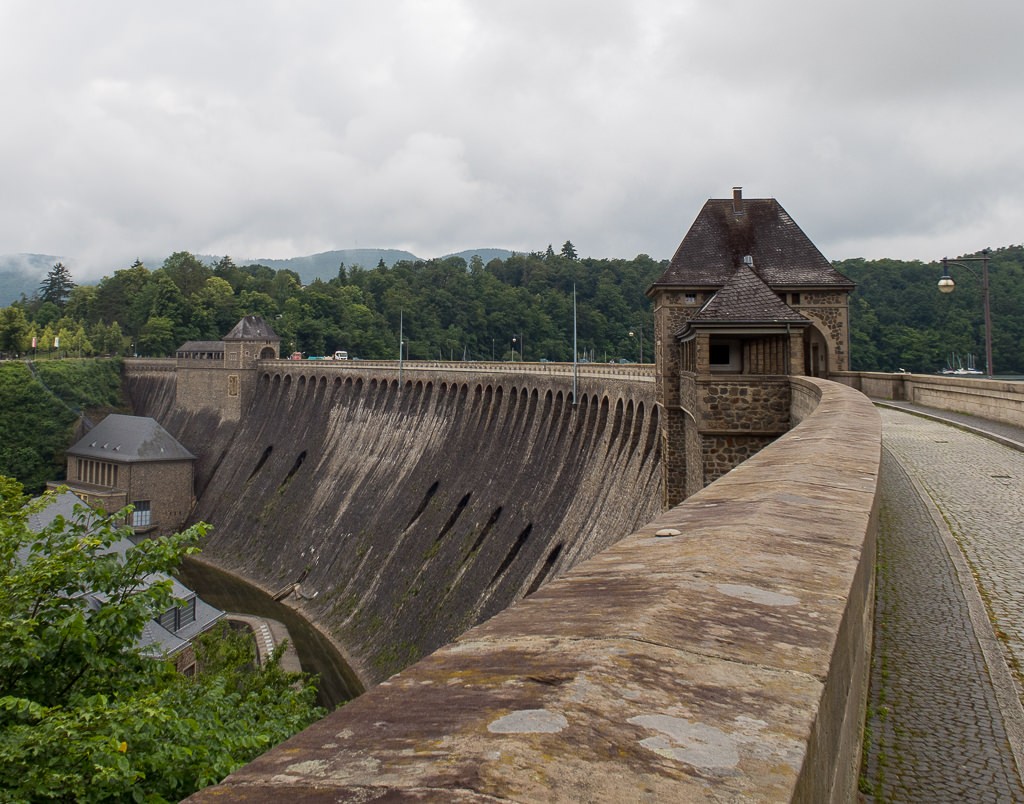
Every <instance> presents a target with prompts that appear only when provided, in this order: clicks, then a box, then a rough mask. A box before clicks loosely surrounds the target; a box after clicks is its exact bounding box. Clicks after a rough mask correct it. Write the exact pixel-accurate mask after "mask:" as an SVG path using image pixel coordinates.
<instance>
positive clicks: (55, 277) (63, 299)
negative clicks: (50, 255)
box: [39, 262, 75, 310]
mask: <svg viewBox="0 0 1024 804" xmlns="http://www.w3.org/2000/svg"><path fill="white" fill-rule="evenodd" d="M74 287H75V283H74V281H73V280H72V279H71V271H69V270H68V269H67V266H65V265H64V263H62V262H58V263H56V264H55V265H54V266H53V268H51V269H50V270H49V271H48V272H47V274H46V278H45V279H43V281H42V282H41V283H40V285H39V298H40V299H41V300H42V301H43V302H49V303H51V304H53V305H56V307H57V308H58V309H61V310H62V309H64V305H65V304H66V303H67V300H68V297H69V296H70V295H71V291H72V289H73V288H74Z"/></svg>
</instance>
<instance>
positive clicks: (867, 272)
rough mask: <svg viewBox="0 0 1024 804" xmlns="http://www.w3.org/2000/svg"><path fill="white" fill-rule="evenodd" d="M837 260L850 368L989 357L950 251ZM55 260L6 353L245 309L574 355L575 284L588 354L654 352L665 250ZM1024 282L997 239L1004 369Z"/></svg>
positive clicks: (300, 336)
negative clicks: (110, 268) (112, 264)
mask: <svg viewBox="0 0 1024 804" xmlns="http://www.w3.org/2000/svg"><path fill="white" fill-rule="evenodd" d="M835 265H836V267H837V268H838V269H839V270H840V271H842V272H843V273H844V274H846V275H847V276H849V277H850V278H851V279H852V280H853V281H855V282H856V283H857V290H856V292H855V293H854V294H853V296H852V298H851V319H852V337H851V354H852V362H853V368H855V369H857V370H881V371H895V370H898V369H900V368H903V369H906V370H908V371H916V372H936V371H939V370H940V369H941V368H942V367H943V366H945V365H946V363H947V361H948V360H949V357H950V355H952V354H954V353H955V354H956V355H958V356H959V357H960V358H961V359H963V360H965V359H966V356H967V355H968V354H973V355H975V359H976V361H977V364H978V365H979V367H980V366H981V365H982V362H983V359H984V327H983V321H982V302H981V282H980V279H979V278H977V277H976V276H972V275H971V272H970V271H968V270H966V269H964V268H962V267H959V266H955V265H954V266H953V267H952V272H953V275H954V277H955V278H956V280H957V289H956V291H955V292H954V293H952V294H948V295H946V294H941V293H939V292H938V289H937V287H936V283H937V282H938V279H939V276H940V275H941V265H940V264H938V263H930V264H924V263H920V262H901V261H896V260H873V261H869V260H860V259H854V260H845V261H841V262H836V263H835ZM58 266H59V264H58ZM58 266H54V269H53V271H51V273H50V275H48V279H47V281H46V282H44V283H43V286H42V287H41V288H40V292H39V293H38V294H37V295H36V296H35V297H33V298H32V299H29V300H26V301H21V302H17V303H15V304H13V305H11V306H10V307H7V308H3V309H0V352H3V353H4V354H5V355H12V354H20V355H26V354H28V355H30V356H36V357H39V358H42V357H48V356H57V355H66V356H89V355H103V354H140V355H147V356H161V355H170V354H173V352H174V350H175V348H176V347H177V346H179V345H180V344H181V343H184V342H185V341H189V340H219V339H220V338H221V337H222V336H223V335H224V334H225V333H226V332H227V331H228V330H229V329H230V328H231V327H232V326H233V325H234V324H235V323H236V322H237V321H238V319H239V318H240V317H241V316H243V315H246V314H250V313H256V314H259V315H262V316H263V317H265V318H266V319H267V320H268V321H270V322H271V324H272V325H273V326H274V328H275V330H276V331H277V332H278V334H279V335H281V338H282V344H281V351H282V353H283V354H288V353H291V352H294V351H298V352H302V353H303V354H304V355H306V356H312V355H324V354H330V353H331V352H333V351H334V350H335V349H344V350H347V351H348V352H349V353H350V354H351V355H353V356H355V357H361V358H397V357H398V349H399V347H398V341H399V331H400V330H401V332H402V335H403V338H404V340H405V343H406V352H405V355H406V357H407V358H409V359H413V360H415V359H438V358H444V359H455V360H461V359H466V360H490V359H492V358H493V359H496V360H510V359H516V360H522V359H525V360H528V361H536V360H555V361H557V360H570V359H571V358H572V338H573V289H574V288H575V291H576V301H577V313H576V320H577V332H578V346H577V353H578V356H579V357H581V358H586V359H590V360H599V361H604V360H620V359H622V360H631V361H635V360H638V359H640V356H641V347H642V349H643V359H644V360H645V361H647V362H649V361H650V360H651V358H652V354H653V350H652V346H653V344H652V339H653V337H652V336H653V329H652V314H651V307H650V302H649V300H648V299H647V298H646V297H645V295H644V291H645V290H646V289H647V288H648V287H649V286H650V284H651V283H652V282H653V281H654V280H655V279H657V277H658V276H659V275H660V274H661V272H662V271H663V270H664V268H665V266H666V262H665V261H657V260H654V259H652V258H650V257H648V256H646V255H639V256H637V257H636V258H634V259H632V260H620V259H590V258H587V259H579V258H578V257H577V255H576V252H575V249H574V248H573V246H572V243H569V242H566V243H565V244H564V245H563V246H562V248H561V250H560V251H557V252H556V251H555V250H554V249H552V248H551V247H550V246H549V247H548V249H547V250H546V251H545V252H534V253H530V254H513V255H511V256H509V257H507V258H506V259H497V258H495V259H491V260H490V261H488V262H486V263H485V262H484V261H483V260H482V259H481V258H479V257H474V258H472V259H470V260H469V262H468V263H467V261H466V260H465V259H463V258H461V257H448V258H444V259H437V260H427V261H409V260H403V261H399V262H397V263H395V264H394V265H393V266H388V265H386V264H384V262H383V261H382V262H381V263H380V264H379V265H378V266H377V267H376V268H372V269H365V268H362V267H350V266H346V265H345V264H344V263H341V264H339V265H338V267H337V270H336V274H335V275H334V276H332V277H331V278H329V279H317V280H315V281H313V282H310V283H309V284H306V285H303V284H302V281H301V279H300V277H299V275H298V274H297V273H295V272H294V271H292V270H289V269H279V270H275V269H274V268H272V267H270V266H266V265H245V266H240V265H235V263H234V262H233V261H232V260H231V258H229V257H225V258H223V259H221V260H219V261H218V262H215V263H204V262H202V261H201V260H200V259H198V258H196V257H195V256H193V255H191V254H189V253H187V252H178V253H176V254H173V255H172V256H171V257H169V258H168V259H167V260H165V261H164V263H163V265H162V266H160V267H158V268H155V269H151V268H150V267H148V266H146V265H144V264H142V263H139V262H136V263H135V264H134V265H132V266H130V267H127V268H123V269H120V270H116V271H114V272H113V273H111V275H109V276H107V277H105V278H104V279H102V280H101V281H100V282H99V283H98V284H97V285H90V286H84V285H81V286H75V284H74V282H73V280H72V279H71V278H70V277H69V276H68V275H67V272H66V269H63V266H60V268H61V269H62V270H63V273H58V272H57V268H58ZM971 266H972V267H973V268H974V269H975V270H977V269H979V268H980V263H977V262H972V263H971ZM55 273H57V275H56V276H55ZM1022 279H1024V248H1022V247H1021V246H1011V247H1006V248H1001V249H998V250H995V251H994V252H992V254H991V285H992V292H991V297H992V320H993V332H994V361H993V362H994V363H995V366H996V368H997V370H998V372H999V373H1003V374H1005V373H1014V374H1019V373H1024V305H1022V301H1024V282H1022V281H1021V280H1022ZM33 338H34V339H35V346H34V347H33ZM55 343H56V344H59V345H57V346H56V347H55Z"/></svg>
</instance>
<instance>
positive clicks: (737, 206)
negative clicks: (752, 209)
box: [732, 187, 743, 215]
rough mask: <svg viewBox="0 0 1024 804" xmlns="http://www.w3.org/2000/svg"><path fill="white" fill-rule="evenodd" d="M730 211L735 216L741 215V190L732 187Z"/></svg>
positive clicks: (740, 188)
mask: <svg viewBox="0 0 1024 804" xmlns="http://www.w3.org/2000/svg"><path fill="white" fill-rule="evenodd" d="M732 211H733V212H734V213H735V214H736V215H742V214H743V188H742V187H733V188H732Z"/></svg>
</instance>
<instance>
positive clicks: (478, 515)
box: [128, 361, 661, 685]
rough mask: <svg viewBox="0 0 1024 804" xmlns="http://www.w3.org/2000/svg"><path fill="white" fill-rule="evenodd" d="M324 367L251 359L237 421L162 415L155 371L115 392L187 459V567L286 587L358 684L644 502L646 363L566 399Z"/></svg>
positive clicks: (501, 383)
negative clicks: (192, 468)
mask: <svg viewBox="0 0 1024 804" xmlns="http://www.w3.org/2000/svg"><path fill="white" fill-rule="evenodd" d="M323 362H325V361H316V363H307V362H297V363H296V362H291V361H275V362H268V363H266V364H261V365H262V366H263V368H262V369H261V372H262V378H261V379H260V380H259V383H258V385H257V393H256V395H255V398H254V401H253V404H252V406H251V407H250V408H248V410H247V411H246V412H245V415H244V416H242V418H241V420H240V421H239V422H237V423H236V422H235V421H233V420H232V418H231V416H225V417H224V418H223V419H221V418H219V417H217V416H216V415H215V414H214V413H212V412H211V411H210V410H206V409H203V408H202V406H198V405H197V406H192V408H190V409H180V408H173V407H162V406H163V405H165V400H166V397H165V396H162V394H167V393H171V394H172V396H171V398H172V399H173V388H174V386H173V382H169V381H168V373H167V372H164V373H162V374H161V373H159V372H152V373H149V372H147V373H145V374H144V375H143V376H141V377H138V378H133V377H129V378H128V385H129V389H130V390H131V392H132V394H133V399H136V400H137V401H139V402H140V403H142V404H145V405H147V406H151V407H153V408H156V409H158V410H160V411H161V413H162V415H163V416H164V417H165V418H164V419H161V421H162V422H163V423H164V425H165V426H166V427H167V428H168V430H170V431H171V432H172V433H174V434H175V435H176V436H177V437H178V438H179V440H180V441H182V443H184V444H185V445H186V446H190V448H191V449H192V450H193V452H195V453H196V454H198V455H200V461H199V466H198V467H197V476H198V477H199V482H198V485H199V487H200V496H199V504H198V506H197V508H196V511H195V513H194V516H195V518H197V519H202V520H205V521H208V522H211V523H212V524H213V525H214V531H213V533H212V535H211V537H210V538H209V540H208V543H207V545H206V547H205V548H204V551H203V559H204V560H205V561H209V562H211V563H213V564H215V565H216V566H217V567H219V568H221V569H226V570H228V571H230V572H233V573H235V574H239V575H242V576H243V577H245V578H246V579H247V580H249V581H250V582H253V583H255V584H257V585H258V586H260V587H262V588H263V589H265V590H266V591H268V592H270V593H271V594H277V593H279V592H281V591H282V590H283V591H285V592H287V591H288V590H293V589H295V584H299V586H298V588H297V590H296V591H293V592H291V594H289V596H288V597H287V600H286V602H287V603H289V604H290V605H293V606H295V607H296V608H298V609H299V610H300V611H301V612H302V613H303V614H305V615H306V616H307V618H308V619H310V620H312V621H313V622H315V623H317V625H318V626H319V627H320V628H321V629H322V630H323V631H325V632H326V633H327V634H328V635H329V636H331V638H332V639H333V640H334V641H335V643H336V644H337V645H338V646H339V648H340V649H341V650H342V652H343V655H345V656H346V658H347V659H348V660H349V661H350V664H352V666H353V668H354V669H355V670H356V672H357V674H358V675H359V676H360V678H361V679H362V680H363V681H364V683H366V684H367V685H369V684H372V683H375V682H377V681H380V680H383V679H384V678H387V677H388V676H389V675H390V674H391V673H393V672H395V671H397V670H400V669H402V668H403V667H405V666H407V665H409V664H411V663H412V662H414V661H416V660H417V659H418V658H420V657H421V656H423V655H425V654H427V653H429V652H430V651H432V650H434V649H436V648H437V647H439V646H440V645H443V644H444V643H446V642H449V641H451V640H452V639H454V638H455V637H456V636H458V635H459V634H461V633H463V632H464V631H466V630H467V629H468V628H469V627H471V626H472V625H474V624H475V623H477V622H480V621H482V620H484V619H486V618H488V617H490V616H492V615H493V614H496V613H497V612H499V611H501V610H502V609H504V608H506V607H507V606H508V605H509V604H510V603H511V602H512V601H514V600H516V599H519V598H521V597H523V596H524V595H525V594H527V593H529V592H530V591H531V590H533V589H535V588H538V587H539V586H541V585H542V584H543V583H544V582H546V581H547V580H549V579H551V578H553V577H557V575H559V574H560V573H562V572H564V571H565V570H566V569H567V568H569V567H572V566H573V565H575V564H577V563H578V562H579V561H581V560H583V559H584V558H587V557H588V556H590V555H593V554H594V553H596V552H598V551H599V550H601V549H603V548H604V547H607V546H608V545H610V544H612V543H613V542H614V541H616V540H617V539H619V538H621V537H623V536H625V535H627V534H628V533H630V532H631V531H632V530H633V529H634V528H636V527H637V526H638V525H640V524H642V523H644V522H646V521H647V520H649V519H650V518H651V517H653V516H654V515H655V514H656V513H657V512H658V511H659V510H660V508H661V500H660V496H661V495H660V475H661V472H660V466H659V460H658V457H659V449H660V443H659V440H658V437H657V434H658V418H659V417H658V411H657V410H656V409H655V407H654V405H653V383H652V382H651V381H650V372H649V369H646V368H641V367H635V366H634V367H630V366H623V367H618V366H610V365H606V366H594V367H592V368H588V371H586V372H581V376H580V378H579V383H578V399H577V403H576V404H575V405H573V404H572V400H571V399H570V398H569V393H568V392H569V390H570V389H571V387H572V384H571V376H570V375H568V374H566V368H565V367H561V370H560V373H556V371H555V370H554V369H552V370H551V371H547V370H545V369H546V368H547V367H537V368H535V369H534V370H532V373H526V372H524V373H507V374H504V375H503V374H501V373H499V372H494V371H487V370H482V369H480V368H476V369H472V370H466V366H467V365H470V366H472V365H474V364H465V363H463V364H453V366H445V367H440V368H429V369H425V368H421V369H412V368H409V367H405V368H404V369H403V372H402V375H401V376H402V381H401V383H400V382H399V370H398V368H397V366H395V365H394V364H387V365H382V366H372V365H370V366H365V365H363V364H358V367H351V366H338V365H331V364H327V365H320V364H321V363H323ZM366 362H368V361H366ZM148 364H149V361H147V365H148ZM460 366H461V368H459V367H460ZM151 385H152V386H156V390H152V389H151V388H150V386H151ZM150 415H154V414H150Z"/></svg>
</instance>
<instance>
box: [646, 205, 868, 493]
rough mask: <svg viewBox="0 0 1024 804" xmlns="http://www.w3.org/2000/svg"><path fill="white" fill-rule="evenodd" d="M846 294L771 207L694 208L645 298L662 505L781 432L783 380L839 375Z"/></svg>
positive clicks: (785, 397) (844, 282)
mask: <svg viewBox="0 0 1024 804" xmlns="http://www.w3.org/2000/svg"><path fill="white" fill-rule="evenodd" d="M853 288H854V284H853V282H851V281H850V280H849V279H848V278H846V277H845V276H843V275H842V274H841V273H839V272H838V271H836V270H835V269H834V268H833V267H832V265H831V264H830V263H829V261H828V260H827V259H825V257H824V256H823V255H822V253H821V252H820V251H819V250H818V249H817V247H816V246H815V245H814V244H813V243H812V242H811V240H810V239H809V238H808V237H807V235H805V234H804V233H803V231H801V229H800V227H799V226H797V224H796V223H795V222H794V221H793V219H792V218H790V217H789V215H788V213H787V212H786V211H785V210H784V209H783V208H782V206H781V205H780V204H779V202H778V201H776V200H775V199H774V198H757V199H745V198H743V193H742V189H741V188H739V187H736V188H734V189H733V196H732V198H727V199H709V200H708V201H707V202H706V203H705V204H704V207H703V208H702V209H701V211H700V213H699V214H698V215H697V219H696V220H695V221H694V223H693V225H692V226H691V227H690V229H689V231H688V232H687V233H686V236H685V237H684V238H683V241H682V243H680V245H679V248H678V249H677V250H676V252H675V254H674V255H673V257H672V260H671V261H670V263H669V266H668V269H667V270H666V271H665V273H664V274H662V276H661V277H660V278H659V279H658V281H657V282H655V283H654V284H653V285H652V286H651V287H650V289H649V290H648V291H647V295H648V296H649V297H650V298H651V299H652V301H653V304H654V327H655V362H656V365H657V378H656V385H657V400H658V403H659V404H660V405H661V407H662V409H663V411H664V416H663V418H662V444H663V453H662V455H663V461H664V471H665V474H664V476H665V503H666V505H675V504H676V503H678V502H681V501H682V500H683V499H685V498H686V497H688V496H689V495H691V494H693V493H695V492H696V491H699V490H700V489H701V488H703V487H704V486H706V485H707V484H708V483H711V482H712V481H714V480H716V479H718V478H719V477H721V476H722V475H724V474H725V473H726V472H728V471H729V470H730V469H732V468H733V467H734V466H736V465H738V464H739V463H742V462H743V461H744V460H746V459H747V458H749V457H750V456H751V455H753V454H754V453H756V452H757V451H758V450H760V449H761V448H762V447H764V446H766V445H767V444H769V443H770V442H771V441H773V440H774V439H775V438H777V437H778V436H779V435H781V434H782V433H784V432H786V430H788V429H789V426H790V422H789V413H788V411H789V402H790V400H789V387H790V386H789V383H788V382H787V381H786V380H785V377H787V376H789V375H805V376H814V377H827V376H828V375H829V374H830V373H831V372H833V371H845V370H847V369H848V367H849V365H848V361H849V294H850V292H851V291H852V290H853Z"/></svg>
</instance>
